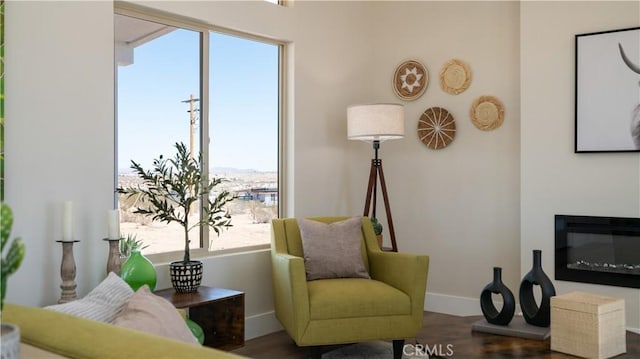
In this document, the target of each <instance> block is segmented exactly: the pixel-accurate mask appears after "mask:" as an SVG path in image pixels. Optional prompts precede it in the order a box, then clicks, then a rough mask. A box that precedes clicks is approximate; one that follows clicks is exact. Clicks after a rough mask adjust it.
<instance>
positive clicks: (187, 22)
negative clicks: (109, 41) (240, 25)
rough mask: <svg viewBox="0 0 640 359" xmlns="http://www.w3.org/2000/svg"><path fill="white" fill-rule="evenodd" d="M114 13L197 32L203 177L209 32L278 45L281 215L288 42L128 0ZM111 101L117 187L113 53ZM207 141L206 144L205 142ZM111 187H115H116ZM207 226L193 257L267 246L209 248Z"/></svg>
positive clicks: (163, 258)
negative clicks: (112, 104) (198, 38)
mask: <svg viewBox="0 0 640 359" xmlns="http://www.w3.org/2000/svg"><path fill="white" fill-rule="evenodd" d="M113 13H114V16H115V15H122V16H129V17H134V18H137V19H141V20H145V21H151V22H157V23H161V24H165V25H168V26H172V27H176V28H181V29H185V30H190V31H195V32H198V33H200V54H199V56H200V97H199V98H200V99H201V101H200V131H199V132H200V133H199V135H198V137H199V140H200V147H201V150H202V163H203V164H204V165H205V168H203V169H202V172H203V175H204V176H205V177H208V176H209V151H210V148H209V144H210V137H209V123H210V120H211V119H210V118H209V98H210V97H209V75H210V71H209V60H210V58H209V54H210V49H209V41H210V33H211V32H217V33H221V34H225V35H230V36H236V37H239V38H242V39H247V40H252V41H258V42H262V43H267V44H271V45H275V46H278V144H277V147H278V149H277V156H278V159H277V163H278V168H277V174H278V182H277V183H278V211H277V216H278V218H281V217H283V216H284V214H285V213H287V211H286V210H285V209H286V207H287V203H289V202H288V196H287V195H286V194H287V192H288V191H287V190H286V187H285V186H286V183H287V182H288V181H286V174H287V172H288V169H287V167H286V165H285V163H286V162H287V161H286V160H285V154H286V153H287V152H286V149H287V147H288V146H287V144H286V143H287V142H286V141H285V139H286V138H287V134H288V131H287V127H288V126H287V125H286V123H287V121H286V118H287V116H286V113H287V110H286V109H288V107H287V101H286V93H287V92H286V88H285V87H286V86H285V84H288V79H287V76H286V74H287V71H286V69H287V58H288V57H289V53H288V43H287V42H285V41H279V40H275V39H272V38H268V37H263V36H258V35H254V34H250V33H246V32H242V31H237V30H231V29H228V28H223V27H219V26H215V25H211V24H207V23H205V22H202V21H199V20H196V19H192V18H185V17H182V16H180V15H175V14H170V13H166V12H163V11H160V10H156V9H150V8H146V7H141V6H138V5H133V4H129V3H123V2H115V3H114V11H113ZM114 71H115V72H114V76H115V78H114V80H115V81H114V82H115V87H114V93H115V94H114V99H115V101H114V103H115V106H116V108H115V109H114V114H115V115H114V117H115V118H114V125H115V128H114V131H115V135H114V156H115V157H114V185H115V187H117V185H118V161H117V159H118V118H117V114H118V108H117V106H118V86H117V81H118V75H117V73H118V65H117V63H116V62H115V56H114ZM205 144H206V145H205ZM115 187H114V188H115ZM114 208H116V209H117V208H118V196H117V193H115V191H114ZM210 232H211V231H210V228H209V227H208V226H201V227H200V238H199V241H200V248H192V249H191V251H190V254H191V257H192V258H194V259H202V258H205V257H211V256H214V255H223V254H232V253H242V252H251V251H256V250H265V249H268V248H270V246H271V244H270V243H264V244H258V245H250V246H243V247H236V248H227V249H222V250H213V251H210V250H209V243H210V241H211V237H210ZM183 254H184V250H176V251H169V252H162V253H154V254H149V255H146V256H147V257H148V258H149V259H150V260H151V261H152V262H156V263H168V262H171V261H175V260H179V259H180V258H182V255H183Z"/></svg>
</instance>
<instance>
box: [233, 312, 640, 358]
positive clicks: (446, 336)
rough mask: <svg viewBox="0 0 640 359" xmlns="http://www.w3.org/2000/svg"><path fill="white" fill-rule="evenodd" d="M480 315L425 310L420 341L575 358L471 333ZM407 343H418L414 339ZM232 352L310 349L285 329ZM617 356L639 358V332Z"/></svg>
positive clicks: (293, 354) (469, 350)
mask: <svg viewBox="0 0 640 359" xmlns="http://www.w3.org/2000/svg"><path fill="white" fill-rule="evenodd" d="M481 318H482V317H481V316H473V317H457V316H452V315H446V314H438V313H431V312H425V314H424V326H423V328H422V329H421V330H420V332H419V333H418V337H417V342H418V343H419V344H423V345H429V347H430V348H433V346H434V345H441V347H442V351H441V353H442V354H447V348H448V347H447V345H449V344H450V345H451V347H450V348H451V350H452V351H453V354H452V355H451V356H448V357H447V356H442V357H444V358H463V359H467V358H550V359H560V358H575V357H573V356H571V355H565V354H562V353H557V352H552V351H551V350H550V349H549V345H550V344H549V340H546V341H537V340H528V339H520V338H513V337H505V336H499V335H491V334H484V333H477V332H472V331H471V324H472V323H474V322H475V321H477V320H479V319H481ZM406 343H407V344H415V340H409V341H407V342H406ZM330 349H332V348H330ZM233 353H236V354H240V355H243V356H247V357H250V358H256V359H303V358H308V354H309V350H308V349H307V348H298V347H297V346H296V345H295V343H294V342H293V341H292V340H291V338H289V336H288V335H287V334H286V333H285V332H277V333H272V334H269V335H266V336H263V337H260V338H255V339H252V340H248V341H247V342H246V343H245V346H244V347H243V348H240V349H237V350H234V351H233ZM425 358H426V356H425ZM432 358H433V357H432ZM615 358H616V359H627V358H640V334H635V333H631V332H627V353H626V354H623V355H620V356H617V357H615Z"/></svg>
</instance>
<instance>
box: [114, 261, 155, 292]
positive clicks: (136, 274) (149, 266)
mask: <svg viewBox="0 0 640 359" xmlns="http://www.w3.org/2000/svg"><path fill="white" fill-rule="evenodd" d="M120 277H122V279H123V280H124V281H125V282H127V284H129V285H130V286H131V288H132V289H133V290H134V291H137V290H138V288H140V287H142V286H143V285H145V284H146V285H148V286H149V289H151V290H152V291H153V290H155V289H156V280H157V279H158V275H157V273H156V268H155V267H154V266H153V263H151V261H150V260H149V259H148V258H147V257H145V256H144V255H142V253H140V251H132V252H131V255H130V256H129V259H127V261H126V262H124V264H123V265H122V267H121V269H120Z"/></svg>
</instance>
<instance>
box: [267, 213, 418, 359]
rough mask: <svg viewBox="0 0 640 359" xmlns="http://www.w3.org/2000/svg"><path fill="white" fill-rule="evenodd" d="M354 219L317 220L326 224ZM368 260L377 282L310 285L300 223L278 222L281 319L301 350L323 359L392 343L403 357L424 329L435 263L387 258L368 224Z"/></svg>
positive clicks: (276, 281)
mask: <svg viewBox="0 0 640 359" xmlns="http://www.w3.org/2000/svg"><path fill="white" fill-rule="evenodd" d="M346 218H348V217H317V218H311V219H313V220H316V221H320V222H324V223H332V222H336V221H340V220H344V219H346ZM362 236H363V246H362V257H363V260H364V264H365V267H366V268H367V270H368V271H369V275H370V276H371V279H362V278H338V279H320V280H313V281H307V279H306V275H305V267H304V256H303V251H302V240H301V237H300V230H299V228H298V223H297V220H296V219H295V218H287V219H275V220H273V222H272V235H271V262H272V271H273V293H274V302H275V312H276V317H277V318H278V320H279V321H280V323H281V324H282V326H283V327H284V328H285V330H286V331H287V333H288V334H289V335H290V336H291V338H293V340H294V341H295V342H296V344H297V345H298V346H302V347H307V346H308V347H311V349H312V350H311V352H312V356H314V357H319V356H320V355H321V352H320V349H318V348H319V347H320V346H322V345H331V344H346V343H357V342H365V341H372V340H392V341H393V352H394V358H401V357H402V348H403V346H404V340H405V339H406V338H414V337H415V336H416V334H417V332H418V330H420V328H421V327H422V321H423V315H424V296H425V290H426V285H427V273H428V268H429V257H427V256H424V255H414V254H406V253H394V252H383V251H381V250H380V248H379V247H378V244H377V241H376V236H375V233H374V231H373V226H372V225H371V221H370V220H369V218H367V217H363V218H362Z"/></svg>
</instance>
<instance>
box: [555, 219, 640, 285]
mask: <svg viewBox="0 0 640 359" xmlns="http://www.w3.org/2000/svg"><path fill="white" fill-rule="evenodd" d="M555 279H557V280H566V281H573V282H583V283H594V284H605V285H613V286H619V287H629V288H640V218H621V217H593V216H568V215H556V216H555Z"/></svg>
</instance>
